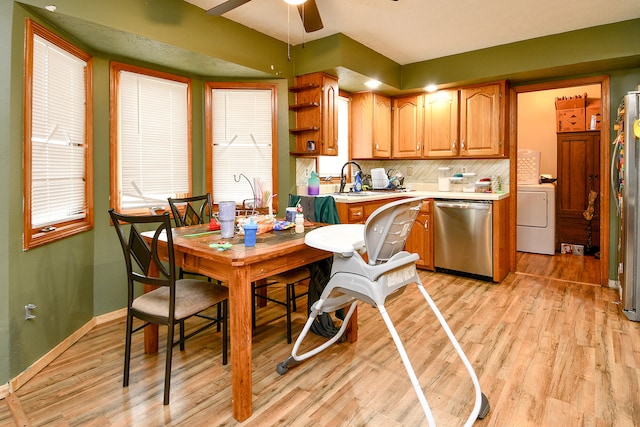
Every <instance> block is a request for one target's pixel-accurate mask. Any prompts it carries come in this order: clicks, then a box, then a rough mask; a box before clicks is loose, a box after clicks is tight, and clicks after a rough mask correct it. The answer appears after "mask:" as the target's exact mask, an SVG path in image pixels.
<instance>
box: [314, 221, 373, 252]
mask: <svg viewBox="0 0 640 427" xmlns="http://www.w3.org/2000/svg"><path fill="white" fill-rule="evenodd" d="M304 243H305V244H307V245H308V246H311V247H312V248H316V249H321V250H323V251H329V252H334V253H340V254H344V255H348V254H352V253H353V251H354V250H358V249H360V248H362V246H364V224H335V225H327V226H325V227H320V228H316V229H315V230H311V231H309V232H308V233H307V234H306V235H305V236H304Z"/></svg>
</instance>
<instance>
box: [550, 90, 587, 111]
mask: <svg viewBox="0 0 640 427" xmlns="http://www.w3.org/2000/svg"><path fill="white" fill-rule="evenodd" d="M586 105H587V94H586V93H585V94H584V96H582V95H577V96H575V97H571V98H568V99H567V98H556V110H571V109H574V108H584V107H585V106H586Z"/></svg>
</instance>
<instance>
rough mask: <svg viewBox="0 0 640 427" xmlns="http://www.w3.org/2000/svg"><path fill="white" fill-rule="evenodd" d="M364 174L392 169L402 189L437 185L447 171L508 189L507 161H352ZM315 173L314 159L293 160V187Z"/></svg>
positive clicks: (304, 182)
mask: <svg viewBox="0 0 640 427" xmlns="http://www.w3.org/2000/svg"><path fill="white" fill-rule="evenodd" d="M356 162H357V163H358V164H359V165H360V167H361V168H362V170H363V171H364V173H365V174H369V173H370V171H371V169H373V168H384V169H385V170H387V171H388V170H389V169H392V168H393V169H396V170H399V171H400V173H401V174H402V175H403V176H404V177H405V178H404V182H405V185H411V184H417V183H424V184H437V182H438V168H439V167H450V168H451V175H453V174H455V173H462V171H463V170H465V171H466V172H474V173H475V174H476V176H477V177H478V179H479V178H484V177H491V176H493V175H497V176H499V177H500V179H501V181H502V186H503V188H505V190H507V191H508V188H509V160H508V159H446V160H444V159H443V160H360V161H356ZM312 170H315V159H312V158H298V159H296V185H298V186H303V185H306V184H307V178H308V177H309V174H310V173H311V171H312Z"/></svg>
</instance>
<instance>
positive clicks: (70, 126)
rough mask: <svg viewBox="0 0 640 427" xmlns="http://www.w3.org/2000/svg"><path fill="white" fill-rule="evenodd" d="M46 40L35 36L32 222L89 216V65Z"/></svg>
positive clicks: (41, 223) (42, 223) (38, 224)
mask: <svg viewBox="0 0 640 427" xmlns="http://www.w3.org/2000/svg"><path fill="white" fill-rule="evenodd" d="M86 67H87V63H86V62H85V61H83V60H80V59H78V58H77V57H75V56H73V55H71V54H70V53H67V52H66V51H64V50H62V49H60V48H59V47H57V46H56V45H54V44H52V43H50V42H49V41H47V40H45V39H44V38H42V37H40V36H38V35H34V39H33V85H32V88H33V89H32V108H31V112H32V124H31V126H32V130H31V226H32V227H33V228H39V227H43V226H47V225H51V224H55V223H60V222H65V221H71V220H75V219H79V218H85V217H86V216H87V200H86V194H85V176H86V175H85V174H86V172H85V169H86V164H85V162H86V145H85V141H86V138H85V136H86V135H85V132H86V128H85V103H86V93H85V68H86Z"/></svg>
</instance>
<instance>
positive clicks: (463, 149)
mask: <svg viewBox="0 0 640 427" xmlns="http://www.w3.org/2000/svg"><path fill="white" fill-rule="evenodd" d="M501 96H502V91H501V85H500V84H491V85H486V86H476V87H471V88H465V89H462V90H461V91H460V156H461V157H488V156H498V155H501V148H502V145H503V137H502V135H504V131H503V129H502V127H503V125H502V121H501V117H502V114H501V111H502V110H501V108H502V109H503V108H504V106H503V105H502V104H503V103H502V100H501Z"/></svg>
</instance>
